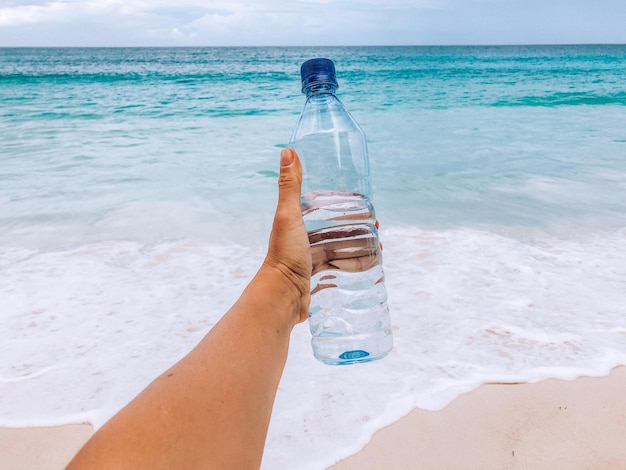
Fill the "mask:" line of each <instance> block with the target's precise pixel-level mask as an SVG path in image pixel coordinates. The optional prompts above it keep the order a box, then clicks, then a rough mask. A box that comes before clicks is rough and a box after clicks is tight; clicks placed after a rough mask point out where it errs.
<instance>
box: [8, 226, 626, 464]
mask: <svg viewBox="0 0 626 470" xmlns="http://www.w3.org/2000/svg"><path fill="white" fill-rule="evenodd" d="M381 237H382V239H383V241H384V244H385V251H384V257H385V260H384V263H385V271H386V278H387V281H386V282H387V286H388V291H389V306H390V311H391V315H392V323H393V332H394V339H395V347H394V350H393V351H392V353H391V354H390V355H389V356H388V357H387V358H385V359H384V360H382V361H377V362H374V363H368V364H362V365H353V366H345V367H332V366H326V365H323V364H321V363H319V362H317V361H316V360H315V359H314V358H313V356H312V354H311V350H310V345H309V339H310V336H309V332H308V328H307V326H306V325H299V326H298V327H296V329H295V330H294V332H293V337H292V346H291V350H290V354H289V359H288V361H287V366H286V369H285V372H284V375H283V380H282V382H281V385H280V388H279V392H278V396H277V399H276V403H275V408H274V414H273V418H272V423H271V426H270V431H269V435H268V441H267V447H266V452H265V457H264V463H263V468H266V469H274V468H290V467H292V464H293V462H294V461H296V460H297V461H298V462H300V463H301V464H299V466H298V468H301V469H324V468H326V467H327V466H329V465H331V464H332V463H334V462H336V461H337V460H339V459H340V458H342V457H345V456H347V455H349V454H351V453H353V452H355V451H357V450H358V449H359V448H361V447H362V446H363V445H364V444H365V443H366V442H367V441H368V440H369V438H370V436H371V435H372V434H373V432H374V431H376V430H377V429H380V428H381V427H383V426H385V425H387V424H389V423H391V422H393V421H394V420H397V419H398V418H400V417H401V416H403V415H405V414H406V413H408V412H409V411H410V410H411V409H412V408H413V407H416V406H418V407H421V408H425V409H440V408H443V407H444V406H445V405H446V404H448V403H449V402H450V401H451V400H453V399H454V398H456V397H457V396H458V395H459V394H461V393H463V392H466V391H469V390H471V389H473V388H475V387H477V386H478V385H480V384H481V383H485V382H489V381H495V382H519V381H526V382H534V381H538V380H542V379H546V378H550V377H555V378H563V379H572V378H575V377H577V376H580V375H605V374H607V373H608V372H609V370H610V369H611V368H612V367H614V366H617V365H620V364H626V323H625V320H624V318H626V315H625V314H626V251H625V250H624V249H623V247H624V246H625V245H626V229H621V230H617V231H611V232H608V233H604V232H598V231H596V232H591V233H586V234H581V233H578V234H573V235H572V236H571V237H569V238H564V237H556V236H554V235H547V234H540V233H537V234H535V235H532V236H525V237H513V236H505V235H502V234H496V233H494V232H490V231H480V230H476V229H462V228H459V229H449V230H441V231H432V230H430V231H427V230H420V229H417V228H411V227H408V228H399V227H396V228H389V229H386V230H383V231H382V234H381ZM263 254H264V253H263V250H262V248H260V247H258V248H251V247H244V246H240V245H237V244H210V243H206V242H201V241H197V240H180V241H172V242H167V243H159V244H152V245H148V244H142V243H138V242H120V241H117V242H99V243H93V244H90V245H84V246H80V247H77V248H74V249H71V250H57V251H34V250H29V249H24V248H5V249H2V248H0V277H1V278H2V279H3V282H2V283H1V284H0V298H2V299H3V301H2V305H1V306H0V309H1V310H0V321H1V323H2V328H0V345H1V348H2V354H0V395H1V396H2V397H3V399H2V400H1V401H0V425H4V426H37V425H52V424H63V423H69V422H80V421H83V420H87V421H90V422H92V423H93V424H94V425H96V426H100V425H101V424H102V423H103V422H104V421H105V420H106V419H108V418H109V417H110V416H111V415H112V414H113V413H114V412H115V411H117V410H118V409H119V408H120V407H121V406H123V405H124V404H125V403H126V402H127V401H128V400H130V399H131V398H132V397H133V396H134V395H135V394H136V393H137V392H138V391H139V390H141V389H142V388H143V387H144V386H145V385H147V384H148V383H149V382H150V381H151V380H152V379H153V378H155V377H156V376H157V375H158V374H159V373H160V372H162V371H163V370H164V369H166V368H167V367H168V366H170V365H171V364H172V363H173V362H175V361H176V360H177V359H179V358H180V357H182V356H183V355H184V354H185V353H186V352H187V351H189V349H191V348H192V347H193V346H194V345H195V344H196V343H197V342H198V341H199V340H200V338H201V337H202V336H203V335H204V334H205V333H206V332H207V331H208V330H209V329H210V328H211V326H212V325H214V324H215V322H216V321H217V320H218V319H219V317H220V316H221V314H223V313H224V312H225V311H226V310H227V309H228V307H229V306H230V305H231V304H232V302H233V301H234V300H235V299H236V298H237V296H238V295H239V293H240V292H241V290H242V289H243V287H244V286H245V284H246V283H247V282H248V280H249V279H250V278H251V277H252V275H253V274H254V272H255V271H256V269H257V267H258V266H259V264H260V263H261V260H262V257H263ZM322 449H323V450H322Z"/></svg>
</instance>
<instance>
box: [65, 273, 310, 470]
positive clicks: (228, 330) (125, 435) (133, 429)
mask: <svg viewBox="0 0 626 470" xmlns="http://www.w3.org/2000/svg"><path fill="white" fill-rule="evenodd" d="M299 308H300V307H299V299H298V298H297V294H296V292H295V291H294V289H293V287H292V286H290V285H289V283H288V282H285V279H284V277H283V275H282V274H281V273H280V272H279V271H277V270H274V269H273V268H268V267H263V268H262V269H261V270H260V271H259V273H258V274H257V276H256V277H255V278H254V279H253V280H252V281H251V282H250V284H249V285H248V287H247V288H246V290H245V291H244V292H243V294H242V296H241V297H240V298H239V300H238V301H237V302H236V303H235V305H233V307H232V308H231V309H230V310H229V311H228V313H227V314H226V315H225V316H224V317H223V318H222V319H221V320H220V321H219V322H218V324H216V325H215V327H214V328H213V329H212V330H211V331H210V332H209V333H208V334H207V336H206V337H205V338H204V339H203V340H202V341H201V342H200V344H199V345H198V346H197V347H196V348H195V349H194V350H193V351H192V352H191V353H189V354H188V355H187V356H186V357H185V358H183V359H182V360H181V361H180V362H179V363H177V364H176V365H175V366H173V367H172V368H171V369H170V370H168V371H167V372H166V373H164V374H163V375H162V376H160V377H159V378H158V379H156V380H155V381H154V382H153V383H152V384H151V385H150V386H149V387H148V388H147V389H146V390H144V391H143V392H142V393H141V394H140V395H139V396H138V397H137V398H136V399H135V400H133V402H131V403H130V404H129V405H128V406H127V407H126V408H124V409H123V410H122V411H121V412H120V413H119V414H118V415H116V416H115V417H114V418H113V419H112V420H111V421H110V422H109V423H107V424H106V425H105V426H104V427H103V428H102V429H101V430H100V431H99V433H98V434H96V436H94V438H93V439H92V441H91V442H90V443H88V444H87V446H86V447H85V448H84V449H83V451H81V453H80V454H79V456H78V457H77V458H76V460H75V462H74V466H71V468H100V467H98V465H99V462H103V461H106V468H150V469H156V468H168V469H169V468H186V469H187V468H220V469H221V468H242V469H243V468H246V469H247V468H258V467H259V465H260V461H261V456H262V452H263V446H264V442H265V435H266V432H267V427H268V423H269V419H270V415H271V410H272V405H273V401H274V396H275V393H276V389H277V387H278V383H279V380H280V377H281V374H282V370H283V367H284V363H285V360H286V357H287V349H288V345H289V336H290V333H291V329H292V327H293V325H294V324H295V321H296V316H297V313H298V311H299ZM207 436H211V437H210V438H207ZM105 446H106V447H105ZM103 453H104V454H106V459H102V458H101V457H102V456H103V455H104V454H103ZM112 459H114V460H112Z"/></svg>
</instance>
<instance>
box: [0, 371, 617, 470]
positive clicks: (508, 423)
mask: <svg viewBox="0 0 626 470" xmlns="http://www.w3.org/2000/svg"><path fill="white" fill-rule="evenodd" d="M624 390H626V367H619V368H616V369H614V370H613V371H612V372H611V374H610V375H609V376H607V377H598V378H588V377H583V378H579V379H576V380H572V381H563V380H546V381H543V382H539V383H535V384H486V385H483V386H481V387H480V388H478V389H477V390H475V391H473V392H470V393H467V394H465V395H462V396H460V397H459V398H458V399H456V400H454V401H453V402H452V403H451V404H450V405H449V406H447V407H446V408H444V409H443V410H441V411H425V410H420V409H415V410H413V411H412V412H411V413H410V414H409V415H407V416H405V417H404V418H402V419H401V420H399V421H397V422H396V423H394V424H392V425H391V426H388V427H386V428H384V429H382V430H380V431H379V432H377V433H376V434H375V435H374V436H373V438H372V440H371V442H370V443H369V444H368V445H367V446H365V448H364V449H363V450H362V451H361V452H359V453H358V454H356V455H353V456H351V457H349V458H347V459H345V460H343V461H342V462H340V463H338V464H337V465H335V466H333V467H331V469H332V470H353V469H354V470H356V469H359V470H367V469H381V468H385V469H413V468H420V469H442V468H445V469H468V468H472V469H481V468H484V469H491V468H507V469H508V468H511V469H535V470H537V469H539V470H541V469H555V468H567V469H589V468H597V469H603V470H610V469H624V468H626V446H624V437H625V436H626V403H625V402H624V398H623V395H624ZM91 433H92V429H91V426H89V425H86V424H82V425H68V426H59V427H52V428H27V429H8V428H0V461H1V462H2V468H3V469H4V470H22V469H28V470H38V469H46V470H56V469H62V468H64V466H65V465H66V464H67V463H68V462H69V460H70V459H71V458H72V456H73V455H74V453H75V452H76V451H77V450H78V449H79V448H80V447H81V446H82V445H83V443H84V442H85V441H86V440H87V439H88V438H89V436H90V435H91Z"/></svg>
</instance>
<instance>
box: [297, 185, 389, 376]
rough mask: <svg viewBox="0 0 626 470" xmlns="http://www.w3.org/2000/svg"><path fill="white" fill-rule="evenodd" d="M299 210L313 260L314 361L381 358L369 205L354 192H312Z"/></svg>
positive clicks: (380, 296) (379, 276) (383, 324)
mask: <svg viewBox="0 0 626 470" xmlns="http://www.w3.org/2000/svg"><path fill="white" fill-rule="evenodd" d="M302 208H303V210H302V214H303V217H304V221H305V224H306V226H307V230H308V233H309V243H310V245H311V257H312V261H313V273H312V277H311V294H312V296H311V306H310V309H309V327H310V329H311V334H312V336H313V339H312V344H313V352H314V354H315V356H316V357H317V358H318V359H320V360H321V361H323V362H326V363H328V364H350V363H354V362H366V361H371V360H374V359H378V358H381V357H383V356H384V355H386V354H387V352H389V350H390V349H391V344H392V338H391V332H390V330H389V326H390V321H389V314H388V308H387V303H386V300H387V291H386V289H385V284H384V273H383V269H382V254H381V250H380V245H379V241H378V231H377V229H376V227H375V221H376V219H375V215H374V209H373V207H372V204H371V202H370V201H369V199H368V198H366V197H364V196H362V195H360V194H357V193H347V192H338V191H316V192H309V193H305V194H304V195H303V197H302Z"/></svg>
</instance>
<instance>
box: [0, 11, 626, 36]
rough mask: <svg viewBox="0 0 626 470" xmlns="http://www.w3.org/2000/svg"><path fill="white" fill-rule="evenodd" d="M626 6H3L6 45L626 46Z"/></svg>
mask: <svg viewBox="0 0 626 470" xmlns="http://www.w3.org/2000/svg"><path fill="white" fill-rule="evenodd" d="M625 24H626V0H0V47H2V46H5V47H6V46H269V45H275V46H288V45H292V46H300V45H304V46H315V45H340V46H343V45H440V44H441V45H443V44H571V43H574V44H581V43H626V26H624V25H625Z"/></svg>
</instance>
